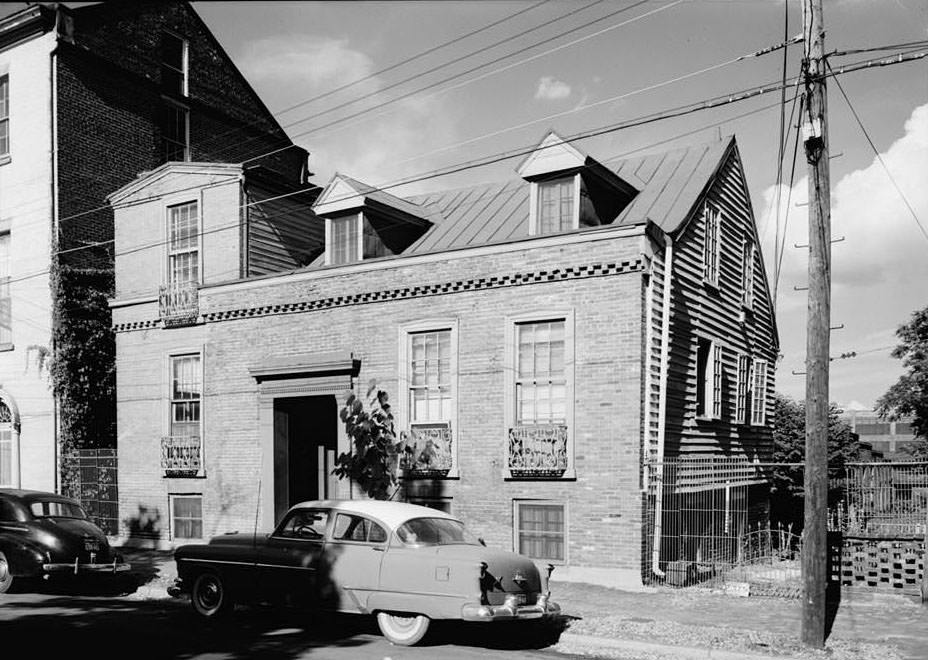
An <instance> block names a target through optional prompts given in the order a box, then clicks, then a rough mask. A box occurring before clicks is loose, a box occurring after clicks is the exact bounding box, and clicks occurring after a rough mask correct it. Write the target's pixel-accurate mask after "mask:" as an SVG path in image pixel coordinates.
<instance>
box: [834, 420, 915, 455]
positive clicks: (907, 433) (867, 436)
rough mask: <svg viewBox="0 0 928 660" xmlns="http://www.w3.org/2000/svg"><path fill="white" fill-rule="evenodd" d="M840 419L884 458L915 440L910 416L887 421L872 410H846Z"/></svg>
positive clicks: (896, 452)
mask: <svg viewBox="0 0 928 660" xmlns="http://www.w3.org/2000/svg"><path fill="white" fill-rule="evenodd" d="M841 419H843V420H844V421H845V422H847V423H848V425H850V427H851V430H852V431H853V432H854V433H856V434H857V435H858V436H859V437H860V441H861V442H862V443H869V444H870V445H871V446H872V447H873V449H874V451H876V452H881V453H882V454H883V455H884V456H885V457H886V458H890V457H892V456H894V455H897V454H898V453H899V452H900V450H901V449H902V448H903V447H904V446H905V445H907V444H909V443H911V442H912V441H913V440H915V435H914V431H913V429H912V418H911V417H901V418H899V419H898V420H896V421H889V420H888V419H885V418H882V417H880V416H879V415H877V413H876V411H873V410H847V411H845V412H844V413H843V414H842V415H841Z"/></svg>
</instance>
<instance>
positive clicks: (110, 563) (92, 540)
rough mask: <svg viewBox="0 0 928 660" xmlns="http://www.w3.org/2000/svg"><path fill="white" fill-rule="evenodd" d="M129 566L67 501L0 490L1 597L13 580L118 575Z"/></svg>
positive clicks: (73, 503)
mask: <svg viewBox="0 0 928 660" xmlns="http://www.w3.org/2000/svg"><path fill="white" fill-rule="evenodd" d="M130 568H131V567H130V566H129V564H127V563H125V562H123V561H122V558H121V557H120V556H119V555H118V554H116V553H115V552H114V551H113V549H112V548H111V547H110V544H109V542H108V541H107V539H106V535H105V534H104V533H103V531H102V530H101V529H100V528H99V527H97V526H96V525H95V524H94V523H93V522H92V521H91V520H89V519H88V518H87V514H86V513H85V512H84V509H82V508H81V505H80V504H79V503H78V502H77V501H75V500H72V499H70V498H68V497H64V496H62V495H56V494H54V493H44V492H40V491H34V490H12V489H0V593H6V592H7V591H9V589H10V586H12V584H13V580H14V579H16V578H34V577H43V578H49V577H52V576H54V575H84V574H87V573H101V572H102V573H113V574H115V573H122V572H125V571H128V570H129V569H130Z"/></svg>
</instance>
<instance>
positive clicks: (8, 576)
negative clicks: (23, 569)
mask: <svg viewBox="0 0 928 660" xmlns="http://www.w3.org/2000/svg"><path fill="white" fill-rule="evenodd" d="M11 586H13V569H12V568H10V562H8V561H7V559H6V555H5V554H3V553H2V552H0V594H5V593H6V592H7V591H9V590H10V587H11Z"/></svg>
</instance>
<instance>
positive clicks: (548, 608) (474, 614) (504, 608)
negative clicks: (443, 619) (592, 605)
mask: <svg viewBox="0 0 928 660" xmlns="http://www.w3.org/2000/svg"><path fill="white" fill-rule="evenodd" d="M560 613H561V608H560V606H559V605H558V604H557V603H555V602H553V601H551V600H549V599H548V598H547V597H546V596H541V597H540V598H539V599H538V602H537V603H535V604H534V605H518V604H516V600H515V597H514V596H509V597H507V598H506V602H505V603H503V604H502V605H465V606H464V607H463V608H462V609H461V618H462V619H464V620H465V621H518V620H530V619H543V618H545V617H552V616H557V615H558V614H560Z"/></svg>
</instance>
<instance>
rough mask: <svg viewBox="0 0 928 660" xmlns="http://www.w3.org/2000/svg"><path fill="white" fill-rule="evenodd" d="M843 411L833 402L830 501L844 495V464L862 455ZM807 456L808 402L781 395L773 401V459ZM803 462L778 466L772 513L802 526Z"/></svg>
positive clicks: (797, 459) (786, 460) (785, 460)
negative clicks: (843, 416) (842, 415)
mask: <svg viewBox="0 0 928 660" xmlns="http://www.w3.org/2000/svg"><path fill="white" fill-rule="evenodd" d="M841 412H842V411H841V410H840V409H839V408H838V407H837V406H836V405H835V404H833V403H832V404H831V405H830V406H829V409H828V481H829V489H828V500H829V502H836V501H837V499H839V498H840V496H841V490H842V486H841V482H840V479H841V478H842V477H843V476H844V465H845V463H847V462H850V461H855V460H857V459H858V458H859V456H860V451H859V446H858V444H857V441H856V439H855V437H854V435H853V433H852V432H851V427H850V426H849V425H848V424H847V422H845V421H843V420H841V419H840V417H839V415H840V414H841ZM805 457H806V406H805V403H804V402H800V401H795V400H793V399H790V398H789V397H786V396H783V395H781V394H777V395H775V396H774V400H773V461H774V462H775V463H794V464H795V463H798V464H801V463H803V462H804V461H805ZM804 473H805V471H804V469H803V467H802V465H790V466H778V467H776V468H775V469H774V470H773V475H772V486H771V514H772V517H773V519H774V520H777V521H780V522H783V523H784V524H789V523H793V524H794V525H795V526H797V528H801V527H802V519H803V499H802V498H803V494H804V492H805V491H804V487H803V480H804Z"/></svg>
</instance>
